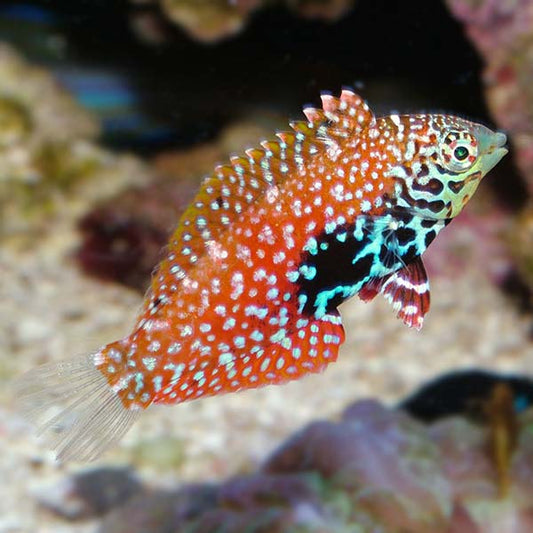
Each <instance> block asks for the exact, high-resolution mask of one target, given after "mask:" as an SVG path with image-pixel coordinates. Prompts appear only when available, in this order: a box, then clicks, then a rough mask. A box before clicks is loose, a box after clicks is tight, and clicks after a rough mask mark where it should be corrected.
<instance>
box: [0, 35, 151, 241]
mask: <svg viewBox="0 0 533 533" xmlns="http://www.w3.org/2000/svg"><path fill="white" fill-rule="evenodd" d="M0 132H1V133H0V238H2V239H5V238H7V237H8V236H9V237H16V238H20V237H21V236H22V234H23V233H24V232H29V233H31V232H32V231H37V232H39V231H41V230H42V228H43V226H44V225H46V221H47V219H48V218H49V217H51V216H52V215H53V214H54V212H55V209H56V207H57V206H58V205H61V207H62V209H65V208H66V207H67V206H66V205H65V204H68V203H69V202H68V201H67V200H68V198H70V199H71V202H70V207H71V208H74V210H76V211H77V212H78V213H79V205H80V202H79V200H78V201H76V200H75V198H76V197H78V198H79V195H80V193H81V190H80V187H82V188H83V186H84V185H87V184H89V183H90V185H88V188H87V187H86V188H85V189H83V191H84V193H83V194H84V195H85V197H86V198H91V197H94V198H98V197H102V196H105V194H106V193H109V192H112V191H113V190H119V189H120V187H121V185H123V184H124V183H125V182H135V181H139V182H141V181H142V180H143V179H144V177H145V176H146V175H147V174H148V171H147V170H146V168H145V167H144V165H142V164H141V163H140V162H138V161H135V160H134V159H133V158H131V157H126V156H124V157H121V156H115V155H112V154H110V153H109V152H107V151H105V150H102V149H101V148H99V147H98V146H97V145H96V144H95V143H94V140H95V139H96V137H97V135H98V132H99V126H98V124H97V122H96V121H95V120H94V119H93V118H92V117H91V116H90V115H88V114H87V113H86V112H85V111H84V110H82V108H81V107H79V106H78V105H77V104H76V103H75V101H74V100H73V99H72V97H71V96H70V95H69V94H68V93H67V92H66V91H65V90H63V89H62V88H61V87H60V85H59V84H58V83H57V82H56V81H55V80H54V78H53V77H52V76H51V75H50V74H49V73H48V72H47V71H45V70H43V69H41V68H39V67H35V66H32V65H30V64H28V63H27V62H26V61H25V60H24V59H23V58H22V57H21V56H20V55H19V54H18V53H17V52H15V51H14V50H13V49H12V48H10V47H9V46H8V45H5V44H1V45H0ZM103 183H105V185H103ZM76 188H77V189H76ZM74 190H76V192H77V195H76V194H72V193H73V192H74ZM75 206H76V207H75ZM65 211H67V209H65ZM24 237H25V238H26V239H28V238H29V234H28V233H26V235H24Z"/></svg>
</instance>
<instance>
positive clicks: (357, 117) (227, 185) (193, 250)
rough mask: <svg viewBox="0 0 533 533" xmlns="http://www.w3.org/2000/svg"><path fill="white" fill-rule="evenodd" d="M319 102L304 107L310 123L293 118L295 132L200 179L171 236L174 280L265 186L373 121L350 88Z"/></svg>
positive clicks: (295, 171) (280, 180) (296, 170)
mask: <svg viewBox="0 0 533 533" xmlns="http://www.w3.org/2000/svg"><path fill="white" fill-rule="evenodd" d="M322 106H323V109H312V108H307V109H305V110H304V113H305V115H306V117H307V118H308V120H309V122H303V121H297V122H292V123H291V124H290V125H291V128H292V130H293V131H289V132H283V133H277V134H276V136H277V137H278V138H277V139H276V140H272V141H263V142H261V148H254V149H249V150H246V153H245V155H244V156H233V157H231V158H230V164H229V165H228V164H226V165H219V166H217V167H216V168H215V171H214V172H213V174H212V175H211V176H210V177H208V178H207V179H206V180H205V181H204V183H203V184H202V187H201V189H200V191H199V192H198V194H197V195H196V197H195V198H194V200H193V201H192V202H191V204H190V205H189V207H188V208H187V209H186V211H185V212H184V213H183V215H182V217H181V220H180V223H179V225H178V228H177V229H176V231H175V233H174V235H173V237H172V239H171V243H170V246H169V253H168V255H171V258H170V257H168V256H167V258H168V259H169V261H170V263H171V264H172V267H173V273H174V275H175V278H176V279H178V280H179V279H180V278H182V277H183V276H184V275H185V272H186V271H187V270H188V269H189V268H190V266H191V265H193V264H194V263H195V262H196V261H197V260H198V258H199V257H201V256H202V255H203V254H204V253H205V252H206V249H207V248H208V247H209V244H208V243H212V242H215V241H217V240H218V239H219V238H220V236H221V235H222V233H224V232H225V231H226V230H227V229H228V228H229V227H230V225H231V224H232V222H234V221H235V220H236V219H237V218H239V217H240V216H241V215H242V214H243V213H244V212H245V211H246V210H247V209H248V208H249V207H250V205H252V204H254V203H255V202H257V201H258V200H259V198H261V197H262V196H263V195H264V194H265V192H266V191H267V190H269V189H271V188H272V187H276V186H280V185H282V184H283V182H284V181H285V180H286V179H287V177H289V176H294V175H298V173H300V172H301V170H302V169H303V168H304V166H305V165H306V164H308V162H309V160H310V159H311V158H313V157H314V156H316V155H317V154H319V153H325V151H326V150H328V149H329V148H330V146H328V142H327V141H328V140H331V141H332V142H333V143H335V144H338V143H339V142H342V140H343V139H346V138H347V137H350V136H354V135H357V134H358V133H360V132H361V131H362V130H363V129H364V128H365V127H367V126H369V125H370V124H372V123H373V121H374V117H373V115H372V113H371V111H370V110H369V108H368V106H367V105H366V103H365V102H364V101H363V100H362V98H360V97H359V96H357V95H356V94H354V93H353V92H351V91H349V90H343V91H342V93H341V96H340V98H335V97H333V96H330V95H323V96H322ZM165 264H166V265H167V266H168V263H167V261H163V263H162V264H161V267H160V268H165Z"/></svg>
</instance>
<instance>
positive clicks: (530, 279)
mask: <svg viewBox="0 0 533 533" xmlns="http://www.w3.org/2000/svg"><path fill="white" fill-rule="evenodd" d="M507 240H508V242H509V247H510V250H511V253H512V255H513V259H514V262H515V265H516V268H517V271H518V273H519V274H520V276H521V278H522V280H523V281H524V282H525V283H526V284H527V286H528V287H529V289H530V296H531V295H533V205H532V204H528V205H527V206H526V207H525V208H524V209H523V210H522V212H521V213H520V214H519V215H518V216H517V217H516V219H515V220H514V221H513V225H512V226H511V228H509V231H508V239H507ZM531 304H533V298H532V299H531Z"/></svg>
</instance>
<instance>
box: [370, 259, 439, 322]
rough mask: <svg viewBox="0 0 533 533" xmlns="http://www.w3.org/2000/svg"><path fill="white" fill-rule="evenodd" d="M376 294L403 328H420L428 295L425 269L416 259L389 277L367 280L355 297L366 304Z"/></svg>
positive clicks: (428, 299)
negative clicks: (393, 313)
mask: <svg viewBox="0 0 533 533" xmlns="http://www.w3.org/2000/svg"><path fill="white" fill-rule="evenodd" d="M378 292H381V294H383V296H384V297H385V299H386V300H387V301H388V302H389V303H390V304H391V305H392V308H393V309H394V310H395V311H396V312H397V316H398V318H401V319H402V320H403V322H404V323H405V324H406V325H407V326H409V327H414V328H416V329H418V330H419V329H421V328H422V324H423V322H424V316H425V314H426V313H427V312H428V311H429V304H430V292H429V282H428V279H427V274H426V269H425V268H424V263H422V259H421V258H420V257H419V258H418V259H416V260H415V261H413V262H412V263H410V264H409V265H407V266H405V267H404V268H402V269H400V270H397V271H396V272H394V273H393V274H391V275H390V276H387V277H385V278H381V279H373V280H370V281H369V282H368V283H367V284H366V285H365V286H364V287H363V288H362V289H361V290H360V291H359V297H360V298H361V299H362V300H363V301H365V302H368V301H370V300H372V299H373V298H374V297H375V296H376V295H377V294H378Z"/></svg>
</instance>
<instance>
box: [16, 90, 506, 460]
mask: <svg viewBox="0 0 533 533" xmlns="http://www.w3.org/2000/svg"><path fill="white" fill-rule="evenodd" d="M304 114H305V116H306V118H307V121H296V122H292V123H291V128H292V131H289V132H281V133H278V134H276V136H277V139H276V140H271V141H263V142H262V143H261V148H252V149H249V150H247V151H246V152H245V155H242V156H237V155H236V156H232V157H231V158H230V163H229V164H226V165H219V166H218V167H216V168H215V170H214V172H213V174H212V175H211V176H209V177H208V178H207V179H206V180H205V181H204V183H203V184H202V186H201V189H200V191H199V192H198V194H197V195H196V197H195V199H194V200H193V201H192V202H191V204H190V206H189V207H188V208H187V209H186V210H185V212H184V213H183V216H182V217H181V219H180V221H179V223H178V225H177V229H176V231H175V233H174V234H173V235H172V237H171V238H170V241H169V245H168V246H167V251H166V257H165V258H164V259H163V261H162V262H161V263H160V265H159V266H158V269H157V271H156V272H155V274H154V276H153V279H152V285H151V289H150V291H149V293H148V294H147V296H146V299H145V302H144V307H143V310H142V311H141V313H140V314H139V317H138V319H137V321H136V323H135V326H134V327H133V330H132V332H131V333H130V334H129V335H128V336H126V337H124V338H123V339H121V340H119V341H116V342H113V343H111V344H108V345H106V346H104V347H102V348H101V349H99V350H97V351H96V352H95V353H93V354H89V355H87V356H82V357H79V358H77V359H73V360H71V361H66V362H60V363H50V364H48V365H45V366H44V367H40V368H36V369H34V370H32V371H30V372H29V373H27V374H26V375H25V376H23V377H22V378H21V379H20V381H19V383H18V397H19V401H20V405H21V407H22V409H23V411H24V412H26V413H27V415H28V417H29V418H30V419H32V420H33V421H34V422H35V423H36V424H37V425H38V426H39V427H40V431H41V433H42V434H44V436H45V437H46V438H47V439H48V444H49V445H51V446H52V447H53V448H55V449H57V450H58V457H59V458H60V459H72V458H75V459H78V460H89V459H94V458H95V457H97V456H98V455H99V454H101V453H102V451H103V450H105V449H106V448H108V447H109V446H110V445H111V444H113V443H114V442H116V441H117V440H119V439H120V437H121V436H122V435H123V434H124V433H125V432H126V431H127V429H128V428H129V427H130V426H131V424H132V423H133V422H134V421H135V420H136V418H137V417H138V415H139V414H140V413H141V412H142V411H144V410H145V409H146V408H147V407H149V406H150V405H151V404H154V403H164V404H177V403H180V402H183V401H186V400H190V399H196V398H200V397H204V396H212V395H218V394H222V393H227V392H233V391H238V390H241V389H247V388H254V387H259V386H264V385H268V384H280V383H284V382H287V381H290V380H294V379H298V378H300V377H302V376H304V375H306V374H309V373H316V372H321V371H322V370H324V368H325V367H326V366H327V365H328V364H330V363H331V362H333V361H335V360H336V359H337V356H338V351H339V347H340V345H341V344H342V343H343V342H344V338H345V334H344V330H343V327H342V322H341V317H340V315H339V313H338V310H337V308H338V306H339V305H340V303H342V302H343V301H344V300H346V299H347V298H350V297H352V296H354V295H356V294H359V296H360V297H361V299H362V300H364V301H369V300H371V299H372V298H374V297H375V296H377V295H378V294H382V295H383V297H384V298H385V299H386V300H387V301H389V302H390V304H391V305H392V308H393V310H394V311H395V312H396V314H397V315H398V317H399V318H400V319H401V320H402V321H403V322H404V323H405V324H407V325H408V326H413V327H415V328H417V329H420V327H421V326H422V323H423V319H424V316H425V314H426V313H427V312H428V310H429V302H430V295H429V284H428V281H427V276H426V272H425V269H424V265H423V263H422V259H421V256H422V254H423V253H424V251H425V250H426V248H427V247H428V246H429V245H430V244H431V242H432V241H433V240H434V239H435V238H436V236H437V235H438V233H439V232H440V231H441V230H442V229H443V228H444V227H445V226H446V225H447V224H448V223H449V222H450V220H451V219H452V218H453V217H455V216H456V215H457V214H458V213H459V212H460V211H461V209H462V207H463V206H464V205H465V203H466V202H467V201H468V200H469V199H470V198H471V196H472V194H473V193H474V192H475V189H476V188H477V185H478V184H479V181H480V180H481V178H482V177H483V176H484V175H485V174H486V173H487V172H488V171H489V170H490V169H491V168H492V167H493V166H494V165H495V164H496V163H497V162H498V161H499V159H501V157H502V156H503V155H504V154H505V152H506V150H505V148H504V147H503V145H504V143H505V136H504V135H503V134H500V133H494V132H492V131H491V130H489V129H488V128H486V127H484V126H482V125H480V124H476V123H473V122H469V121H466V120H463V119H460V118H457V117H453V116H448V115H431V114H429V115H421V114H419V115H389V116H385V117H380V118H375V117H374V115H373V113H372V112H371V110H370V109H369V107H368V106H367V104H366V103H365V102H364V101H363V100H362V99H361V98H360V97H359V96H358V95H356V94H355V93H353V92H351V91H350V90H343V91H342V93H341V95H340V97H339V98H336V97H333V96H331V95H323V96H322V109H315V108H306V109H305V110H304ZM58 391H61V393H60V394H58Z"/></svg>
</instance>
